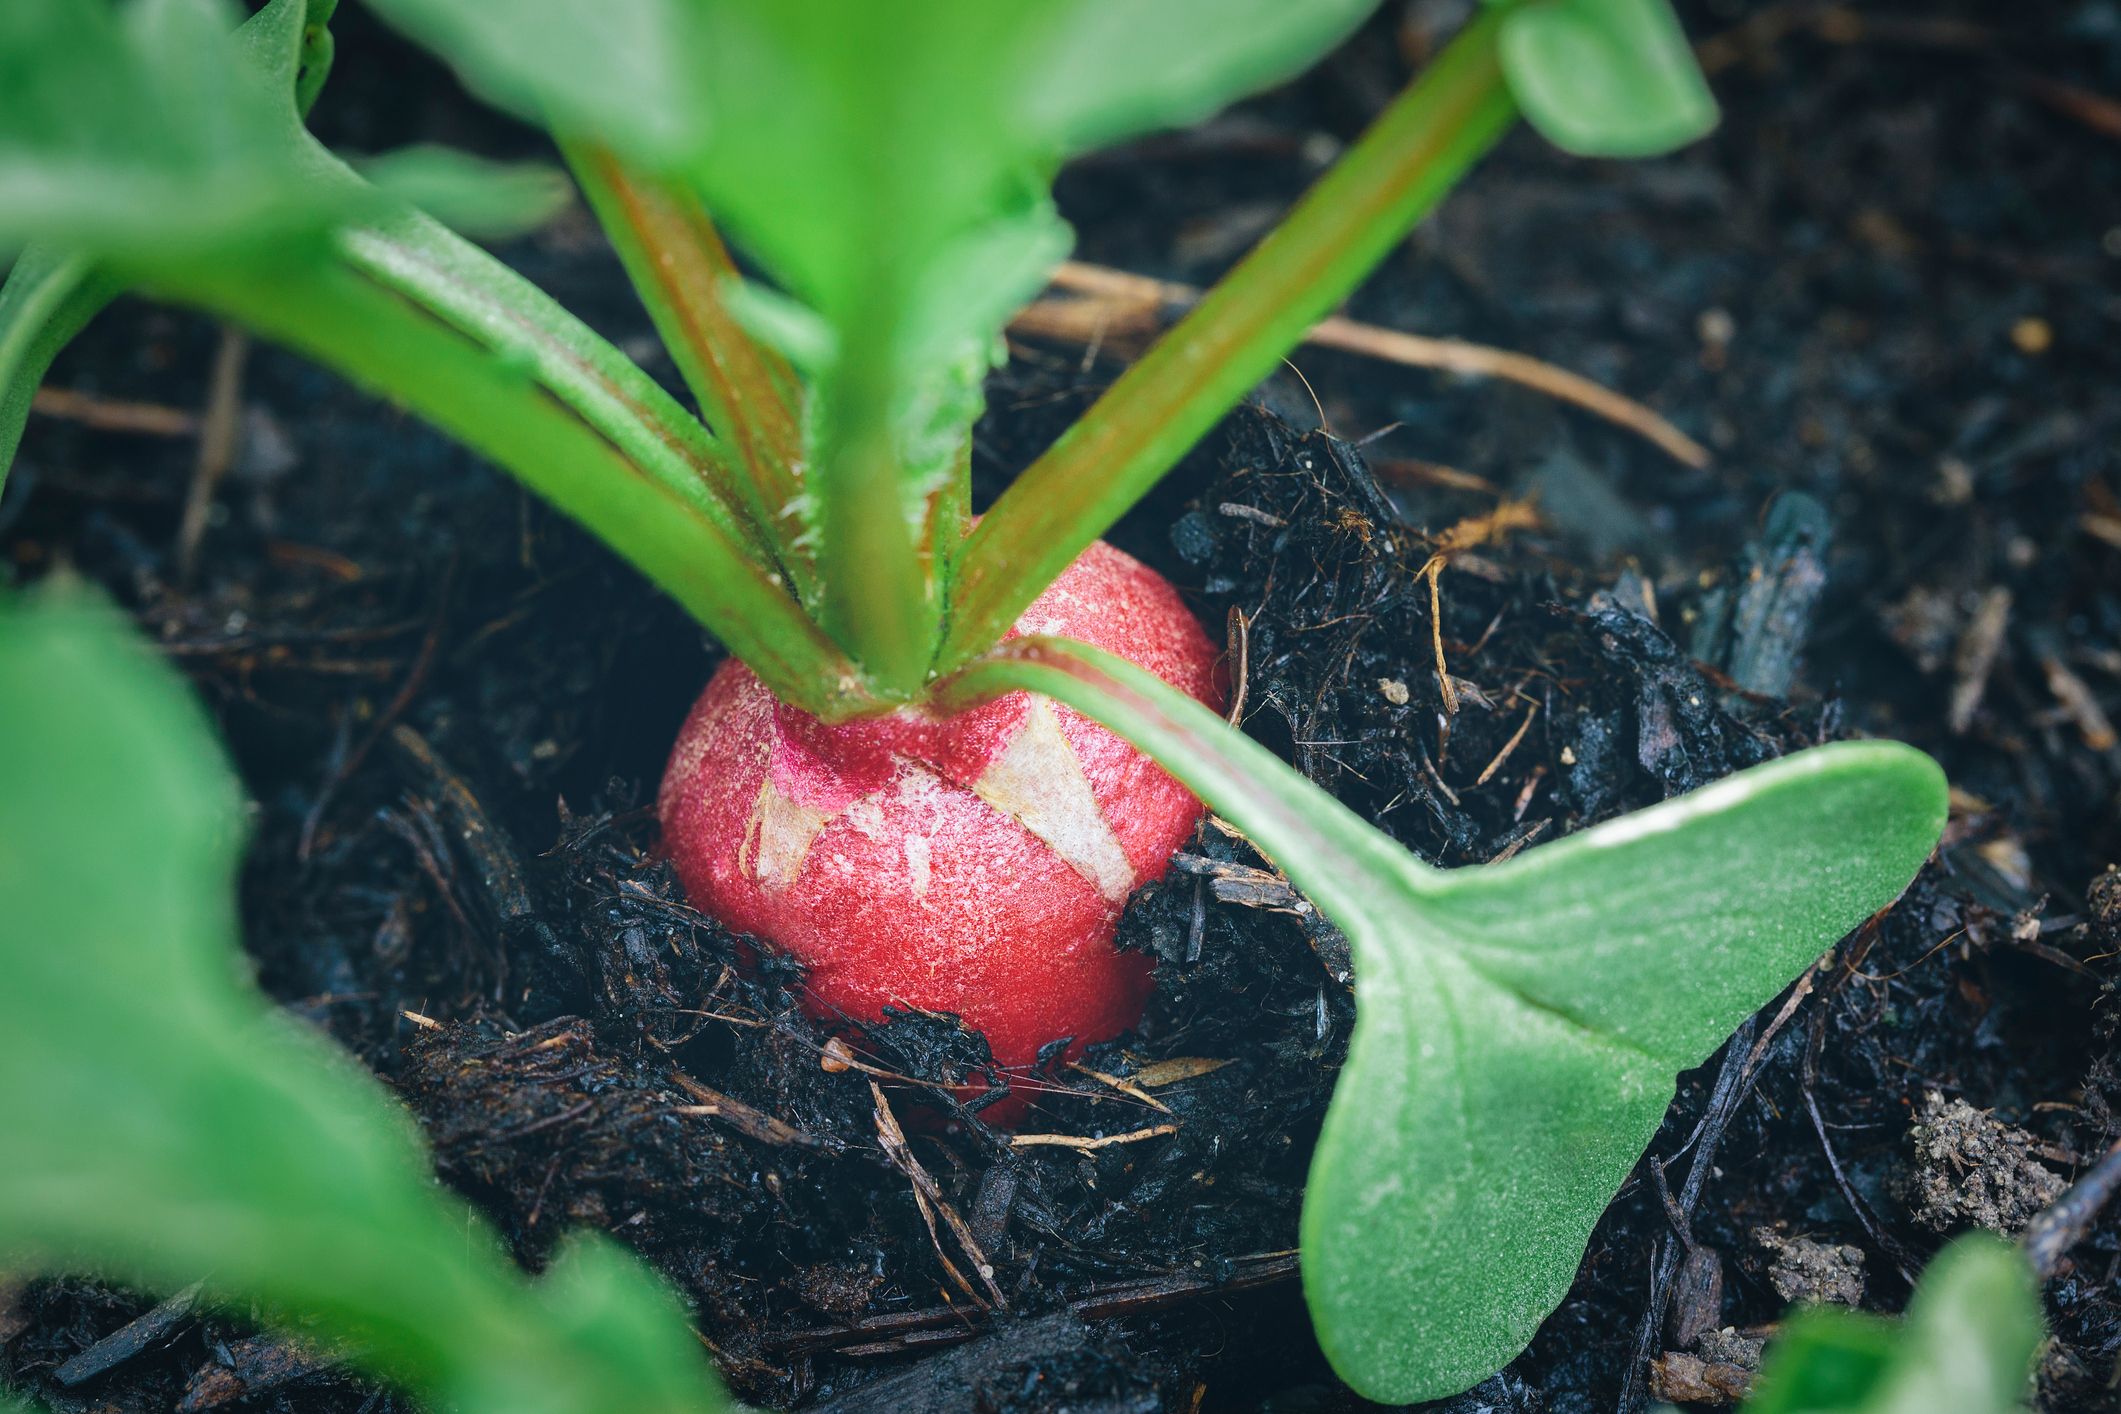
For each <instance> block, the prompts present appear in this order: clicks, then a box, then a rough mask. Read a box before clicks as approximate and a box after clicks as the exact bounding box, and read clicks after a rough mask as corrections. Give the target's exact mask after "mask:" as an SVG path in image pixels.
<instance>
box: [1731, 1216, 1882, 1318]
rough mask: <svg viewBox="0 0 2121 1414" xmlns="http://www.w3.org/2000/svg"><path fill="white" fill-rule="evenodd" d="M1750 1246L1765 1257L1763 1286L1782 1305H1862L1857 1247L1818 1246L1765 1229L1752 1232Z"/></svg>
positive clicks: (1860, 1252) (1841, 1244)
mask: <svg viewBox="0 0 2121 1414" xmlns="http://www.w3.org/2000/svg"><path fill="white" fill-rule="evenodd" d="M1753 1244H1754V1245H1755V1246H1756V1247H1759V1248H1760V1249H1761V1250H1762V1251H1764V1252H1766V1253H1767V1258H1768V1261H1767V1283H1768V1285H1769V1286H1771V1287H1773V1288H1774V1289H1775V1294H1776V1295H1777V1296H1779V1297H1781V1298H1782V1299H1783V1300H1784V1301H1787V1302H1791V1303H1793V1304H1794V1303H1798V1302H1804V1303H1808V1304H1810V1305H1814V1306H1827V1305H1830V1306H1861V1305H1862V1304H1863V1261H1864V1258H1863V1249H1862V1248H1861V1247H1855V1246H1851V1245H1850V1244H1848V1243H1846V1242H1820V1241H1817V1240H1815V1239H1813V1238H1810V1237H1806V1236H1803V1235H1802V1234H1785V1233H1780V1232H1777V1231H1775V1229H1773V1228H1769V1227H1763V1228H1755V1229H1754V1230H1753Z"/></svg>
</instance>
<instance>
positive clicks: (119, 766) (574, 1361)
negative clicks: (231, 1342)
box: [0, 587, 718, 1414]
mask: <svg viewBox="0 0 2121 1414" xmlns="http://www.w3.org/2000/svg"><path fill="white" fill-rule="evenodd" d="M0 781H4V782H5V783H6V788H5V790H0V919H4V920H5V921H4V923H0V1035H4V1036H5V1037H6V1044H5V1045H0V1132H4V1133H5V1134H6V1135H7V1162H6V1163H5V1164H0V1269H6V1270H12V1271H51V1270H69V1271H78V1270H91V1271H95V1272H98V1273H102V1274H106V1275H109V1276H111V1277H113V1278H115V1279H118V1280H121V1281H126V1282H132V1283H137V1284H140V1285H142V1286H145V1287H149V1288H169V1287H174V1286H181V1285H184V1284H186V1283H189V1282H191V1281H194V1280H197V1279H198V1278H200V1277H202V1276H203V1277H205V1278H206V1279H207V1281H208V1283H209V1287H210V1290H211V1291H212V1293H213V1294H214V1297H215V1299H217V1300H219V1301H222V1302H231V1303H233V1302H238V1301H245V1302H249V1301H255V1302H258V1303H261V1304H262V1305H263V1307H264V1308H265V1309H266V1310H267V1311H269V1312H273V1313H277V1315H278V1317H279V1318H280V1319H283V1320H287V1321H298V1320H299V1321H305V1322H306V1321H317V1322H321V1323H322V1324H323V1326H324V1328H325V1329H326V1330H328V1331H329V1332H330V1333H331V1334H332V1335H334V1336H336V1337H342V1338H345V1339H347V1340H348V1341H350V1342H351V1344H350V1346H349V1349H350V1350H351V1351H352V1352H353V1358H354V1359H356V1360H357V1361H359V1362H360V1363H362V1364H365V1365H368V1366H369V1367H370V1368H372V1369H374V1370H375V1371H377V1372H378V1373H380V1374H384V1375H387V1376H389V1377H391V1378H393V1379H397V1380H401V1381H403V1382H405V1383H406V1384H407V1385H409V1386H411V1387H413V1388H414V1389H416V1390H418V1391H420V1392H421V1393H422V1394H423V1395H425V1396H428V1397H430V1398H432V1399H433V1400H434V1401H435V1402H436V1403H437V1404H438V1405H441V1406H445V1407H449V1408H453V1409H460V1410H463V1411H466V1414H480V1412H481V1411H485V1412H486V1414H530V1412H531V1411H550V1414H583V1411H593V1410H605V1411H611V1414H633V1411H654V1410H664V1411H673V1414H675V1411H680V1410H690V1411H697V1410H702V1409H709V1408H714V1407H718V1402H717V1397H716V1395H715V1393H714V1391H713V1390H712V1388H711V1387H710V1386H709V1384H708V1382H707V1379H706V1376H705V1374H704V1371H703V1366H702V1362H701V1360H700V1358H699V1355H698V1350H697V1346H696V1345H695V1343H694V1341H693V1338H692V1336H691V1333H690V1332H689V1331H688V1330H687V1329H686V1327H685V1324H684V1322H683V1320H682V1319H681V1318H680V1317H679V1315H678V1313H677V1311H676V1310H675V1308H674V1305H673V1302H672V1300H671V1297H670V1294H669V1293H668V1292H667V1291H665V1290H663V1289H662V1288H661V1287H660V1285H659V1283H657V1282H656V1281H655V1280H653V1279H652V1278H650V1277H649V1276H647V1275H646V1274H645V1273H644V1272H643V1271H642V1270H641V1269H640V1268H639V1267H638V1266H637V1265H635V1264H634V1262H633V1261H632V1260H631V1259H630V1258H628V1257H627V1256H625V1255H624V1254H623V1253H621V1252H620V1251H619V1250H618V1249H616V1248H615V1247H613V1246H611V1245H610V1244H609V1243H608V1242H606V1241H604V1240H603V1239H601V1238H594V1237H591V1238H583V1239H581V1240H578V1241H576V1242H573V1243H571V1244H570V1245H569V1246H568V1247H567V1248H566V1249H565V1250H564V1251H563V1252H562V1253H561V1255H560V1256H559V1257H558V1258H557V1259H556V1260H555V1261H554V1262H553V1264H552V1267H551V1269H550V1270H549V1271H548V1272H547V1273H546V1275H545V1276H544V1277H543V1278H542V1279H541V1280H539V1281H538V1282H536V1283H530V1282H527V1281H525V1280H524V1279H523V1277H522V1276H521V1275H520V1274H519V1273H518V1272H517V1271H516V1270H515V1269H514V1268H513V1266H512V1264H511V1263H510V1262H509V1261H508V1259H507V1257H506V1256H505V1255H504V1254H503V1253H502V1251H501V1250H500V1248H499V1246H498V1245H497V1243H496V1241H495V1239H494V1237H493V1235H492V1234H491V1233H490V1232H488V1231H487V1229H486V1227H485V1225H484V1224H483V1223H481V1222H480V1221H479V1220H478V1219H477V1218H476V1217H474V1216H473V1214H472V1213H471V1211H470V1210H469V1209H468V1208H467V1207H465V1205H464V1204H463V1203H461V1202H460V1201H458V1200H456V1199H454V1198H451V1197H449V1196H447V1195H445V1194H444V1193H443V1192H442V1191H441V1190H440V1189H439V1188H438V1187H437V1186H436V1185H435V1183H434V1181H433V1180H432V1178H430V1177H429V1176H428V1172H427V1165H426V1162H425V1155H424V1154H423V1152H422V1149H421V1146H420V1142H419V1139H418V1137H417V1133H416V1131H415V1129H414V1126H413V1125H412V1123H411V1122H410V1120H409V1118H408V1117H407V1116H406V1114H405V1113H404V1112H403V1111H402V1110H401V1109H400V1108H399V1107H398V1105H397V1103H396V1101H394V1100H393V1099H392V1098H391V1097H390V1096H388V1095H387V1094H386V1093H385V1092H384V1091H383V1090H382V1088H381V1087H380V1086H379V1085H378V1084H377V1083H376V1081H375V1079H374V1078H373V1077H372V1076H370V1075H369V1074H368V1073H367V1072H366V1071H365V1070H363V1069H362V1068H361V1067H359V1066H358V1065H356V1064H355V1063H353V1062H352V1061H351V1060H350V1059H349V1058H348V1057H346V1056H345V1055H343V1054H341V1053H339V1052H338V1051H336V1050H335V1049H334V1048H333V1047H332V1046H331V1045H330V1044H329V1043H328V1042H326V1041H325V1039H324V1038H323V1037H322V1036H320V1035H318V1034H316V1033H315V1032H313V1031H311V1030H309V1029H308V1028H307V1027H306V1026H304V1025H301V1024H299V1023H297V1022H295V1021H293V1020H291V1019H290V1018H288V1017H287V1016H286V1015H285V1014H284V1013H281V1012H279V1011H277V1010H276V1009H274V1008H273V1007H271V1006H269V1005H268V1004H267V1003H266V1001H265V1000H264V999H263V998H262V997H260V996H259V995H258V993H257V992H256V991H255V990H254V989H253V988H252V987H251V986H250V985H249V984H248V982H247V981H246V980H244V977H243V973H242V968H241V957H240V954H239V952H238V950H237V948H236V946H235V928H236V925H235V908H234V900H235V887H234V885H235V871H236V865H237V862H238V858H239V856H240V854H241V850H242V843H243V836H244V802H243V800H242V797H241V795H240V794H239V792H238V790H237V787H236V782H235V780H234V778H233V777H232V776H231V775H230V773H229V771H228V769H227V766H226V765H225V763H224V762H223V760H222V758H221V754H220V751H219V749H218V748H217V746H216V745H215V743H214V740H213V736H212V733H211V731H210V729H209V728H208V725H207V723H206V722H205V720H204V719H203V718H202V716H201V715H200V712H199V709H198V707H197V705H196V704H195V703H194V702H193V701H192V700H191V698H190V695H189V693H188V692H187V691H186V689H185V686H184V684H183V682H182V681H181V680H180V679H179V678H178V677H177V676H176V674H175V673H173V672H172V671H171V670H170V669H169V668H168V667H167V666H166V665H165V664H163V663H162V662H161V661H160V660H158V659H156V658H155V657H153V656H152V655H151V654H150V653H149V652H148V651H147V650H146V649H145V648H144V647H143V646H142V645H141V644H140V643H139V642H138V641H137V640H136V639H135V638H134V637H133V635H132V634H131V633H130V631H129V630H128V629H127V628H126V626H125V625H124V623H123V621H122V620H121V619H120V618H119V617H118V615H117V614H116V613H115V612H114V611H113V610H112V609H111V608H110V607H109V606H108V605H107V604H105V603H104V602H102V601H101V600H100V599H96V598H93V597H91V596H89V595H88V594H86V593H85V592H84V591H81V590H79V589H73V588H69V587H60V588H55V589H47V590H45V591H43V592H42V593H40V594H39V595H38V596H36V598H35V599H33V600H30V601H27V602H24V601H20V600H17V601H5V600H0Z"/></svg>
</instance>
